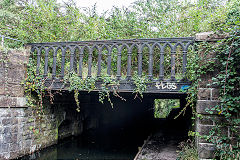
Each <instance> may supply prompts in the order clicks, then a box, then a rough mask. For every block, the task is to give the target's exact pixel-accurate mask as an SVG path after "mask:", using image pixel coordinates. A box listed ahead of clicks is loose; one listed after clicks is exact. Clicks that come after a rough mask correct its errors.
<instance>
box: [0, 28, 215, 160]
mask: <svg viewBox="0 0 240 160" xmlns="http://www.w3.org/2000/svg"><path fill="white" fill-rule="evenodd" d="M206 40H211V41H213V43H214V41H216V39H210V38H209V33H203V34H198V35H197V36H196V37H195V38H192V37H190V38H159V39H130V40H106V41H82V42H54V43H32V44H28V49H27V51H8V52H7V53H5V52H3V51H1V55H0V56H1V61H0V84H1V85H0V159H13V158H17V157H20V156H23V155H25V154H29V153H32V152H34V151H36V150H39V149H41V148H45V147H47V146H50V145H52V144H56V143H57V141H58V140H59V139H62V138H64V137H68V136H71V135H79V134H81V133H82V131H83V130H84V129H85V130H87V129H91V128H96V127H98V125H99V124H100V122H99V119H98V118H96V117H99V113H102V115H105V117H109V115H111V113H112V111H111V109H110V110H109V111H106V112H103V111H100V110H98V109H96V106H97V105H103V104H100V103H99V102H98V98H96V93H97V92H93V93H92V94H91V93H90V94H87V93H86V92H85V91H82V92H80V101H81V107H82V110H83V111H81V112H80V113H78V112H75V107H76V104H75V102H74V99H73V98H72V97H73V95H72V93H69V92H68V86H69V85H68V84H66V83H64V82H63V80H64V76H66V75H67V74H69V73H75V74H76V75H77V76H78V77H80V78H81V79H86V78H95V79H96V82H95V86H96V88H95V89H94V91H99V90H100V89H101V85H102V83H103V79H101V77H102V76H106V75H107V76H109V77H111V78H112V80H113V81H116V82H118V85H117V88H112V87H111V86H110V88H109V89H110V90H111V91H113V90H117V91H118V92H119V93H123V94H126V95H127V97H128V98H127V100H129V101H127V102H119V100H113V101H114V103H116V104H117V105H120V106H128V108H126V107H125V109H123V110H121V111H119V112H117V111H116V113H114V114H113V115H112V116H110V117H111V118H112V119H114V118H115V119H116V118H120V117H119V114H118V113H120V112H122V114H121V115H122V116H123V117H122V118H123V119H122V123H129V122H131V121H132V119H133V117H134V119H135V120H137V121H141V122H142V123H144V120H146V119H147V118H149V119H151V118H152V116H153V111H152V110H151V111H149V108H153V105H154V103H153V101H154V99H157V98H158V99H161V98H165V99H167V98H170V99H181V105H182V107H183V106H184V105H185V104H186V101H185V98H186V95H187V92H182V91H183V90H185V89H186V88H187V87H188V86H190V85H191V82H190V81H188V80H187V78H186V71H187V69H186V67H187V53H188V51H189V50H190V46H192V45H193V43H197V42H199V41H206ZM29 46H30V48H29ZM124 55H125V56H124ZM32 56H33V57H36V59H33V62H34V65H35V66H36V76H39V77H42V78H44V80H45V81H44V85H45V86H46V87H48V89H50V90H52V91H59V90H61V92H62V93H61V95H58V96H56V98H55V99H54V101H53V103H50V102H49V97H45V98H44V99H43V102H44V111H43V112H44V114H43V115H42V118H41V121H38V120H37V117H36V115H35V113H34V111H33V109H32V108H31V107H28V106H27V98H26V97H25V95H24V87H23V85H22V81H23V80H24V78H25V77H26V75H27V73H26V64H27V63H28V59H29V57H32ZM134 74H136V75H138V76H139V77H141V76H145V77H146V80H147V81H148V83H147V88H146V90H145V91H144V98H143V100H142V101H137V100H133V99H134V98H133V97H132V94H131V93H132V92H133V91H134V88H135V84H134ZM209 79H211V75H204V76H203V78H202V81H201V82H200V83H201V84H200V88H199V92H198V102H197V113H199V114H202V115H203V116H204V117H206V119H207V117H211V116H215V115H209V113H207V112H206V111H205V109H206V108H209V107H211V106H214V105H216V104H217V103H218V100H217V97H218V90H217V89H215V88H214V87H211V86H207V83H208V80H209ZM129 93H130V94H129ZM96 99H97V100H96ZM134 105H135V106H138V108H134V107H133V108H131V106H134ZM117 108H118V107H116V109H113V110H118V109H117ZM136 110H138V111H137V112H136V113H134V111H136ZM127 112H129V113H132V114H129V115H128V116H127ZM133 113H134V114H133ZM189 113H190V114H191V111H190V112H189ZM140 115H141V116H140ZM114 116H115V117H114ZM142 117H146V119H141V118H142ZM101 118H102V119H103V120H102V121H101V123H104V124H105V123H109V119H107V118H104V116H101ZM175 122H176V123H177V121H175ZM182 122H183V123H189V122H190V119H189V120H188V122H187V121H186V119H185V120H184V121H181V123H182ZM196 124H197V125H196V126H197V127H196V131H197V132H199V133H200V135H204V134H206V133H207V132H208V131H209V128H211V127H212V126H213V125H214V122H213V120H211V118H210V120H209V119H208V120H206V121H205V120H202V119H201V120H200V119H198V120H196ZM111 125H116V124H111ZM146 125H147V124H146ZM197 139H198V140H197V147H198V151H199V159H209V158H212V156H213V151H214V146H212V144H210V143H207V142H205V141H204V140H201V139H199V138H197Z"/></svg>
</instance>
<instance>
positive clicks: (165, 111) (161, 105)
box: [154, 99, 180, 118]
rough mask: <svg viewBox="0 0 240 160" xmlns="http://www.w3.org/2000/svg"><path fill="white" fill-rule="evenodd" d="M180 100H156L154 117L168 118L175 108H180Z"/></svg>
mask: <svg viewBox="0 0 240 160" xmlns="http://www.w3.org/2000/svg"><path fill="white" fill-rule="evenodd" d="M179 107H180V101H179V100H178V99H155V100H154V117H155V118H167V116H168V115H169V113H170V112H171V110H172V109H173V108H179Z"/></svg>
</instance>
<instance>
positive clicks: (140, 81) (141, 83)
mask: <svg viewBox="0 0 240 160" xmlns="http://www.w3.org/2000/svg"><path fill="white" fill-rule="evenodd" d="M132 80H133V83H134V85H135V88H134V90H133V91H134V93H136V96H135V98H136V97H137V96H138V94H139V95H140V96H141V98H143V92H144V91H145V90H146V89H147V83H148V82H149V80H148V79H147V77H146V76H145V75H142V76H139V75H138V74H137V72H135V73H134V75H133V77H132Z"/></svg>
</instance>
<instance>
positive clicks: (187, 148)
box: [177, 140, 198, 160]
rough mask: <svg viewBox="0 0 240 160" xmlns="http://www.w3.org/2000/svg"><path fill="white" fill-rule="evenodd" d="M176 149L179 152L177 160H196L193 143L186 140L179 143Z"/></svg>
mask: <svg viewBox="0 0 240 160" xmlns="http://www.w3.org/2000/svg"><path fill="white" fill-rule="evenodd" d="M178 148H179V149H180V151H178V157H177V160H198V153H197V149H196V147H195V144H194V141H191V140H187V141H186V142H181V143H180V144H179V146H178Z"/></svg>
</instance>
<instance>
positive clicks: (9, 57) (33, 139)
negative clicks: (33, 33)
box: [0, 50, 81, 160]
mask: <svg viewBox="0 0 240 160" xmlns="http://www.w3.org/2000/svg"><path fill="white" fill-rule="evenodd" d="M28 56H29V52H28V50H18V51H16V50H11V51H7V52H5V51H0V159H1V160H3V159H15V158H17V157H21V156H23V155H26V154H30V153H32V152H34V151H36V150H39V149H41V148H45V147H47V146H50V145H53V144H56V143H57V141H58V139H59V126H60V125H61V123H62V122H64V121H65V120H66V119H67V118H68V119H70V120H71V123H70V124H68V125H70V127H67V128H69V129H70V131H69V133H70V134H69V133H61V136H63V137H66V135H68V136H69V135H76V134H80V133H81V129H79V128H81V121H80V120H79V119H80V118H78V117H79V116H80V115H79V114H76V113H68V112H67V109H66V108H68V109H69V104H67V103H66V104H64V105H62V104H55V105H52V104H50V103H49V102H48V101H47V102H45V103H44V107H43V111H44V115H43V116H42V117H41V120H37V116H36V114H35V113H34V110H33V109H32V108H30V107H28V106H27V99H26V98H25V96H24V87H23V85H22V82H23V81H24V78H25V77H26V64H27V62H28ZM73 111H74V109H73ZM66 115H67V116H66ZM72 130H73V131H72ZM74 131H75V132H74ZM65 134H66V135H65Z"/></svg>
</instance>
